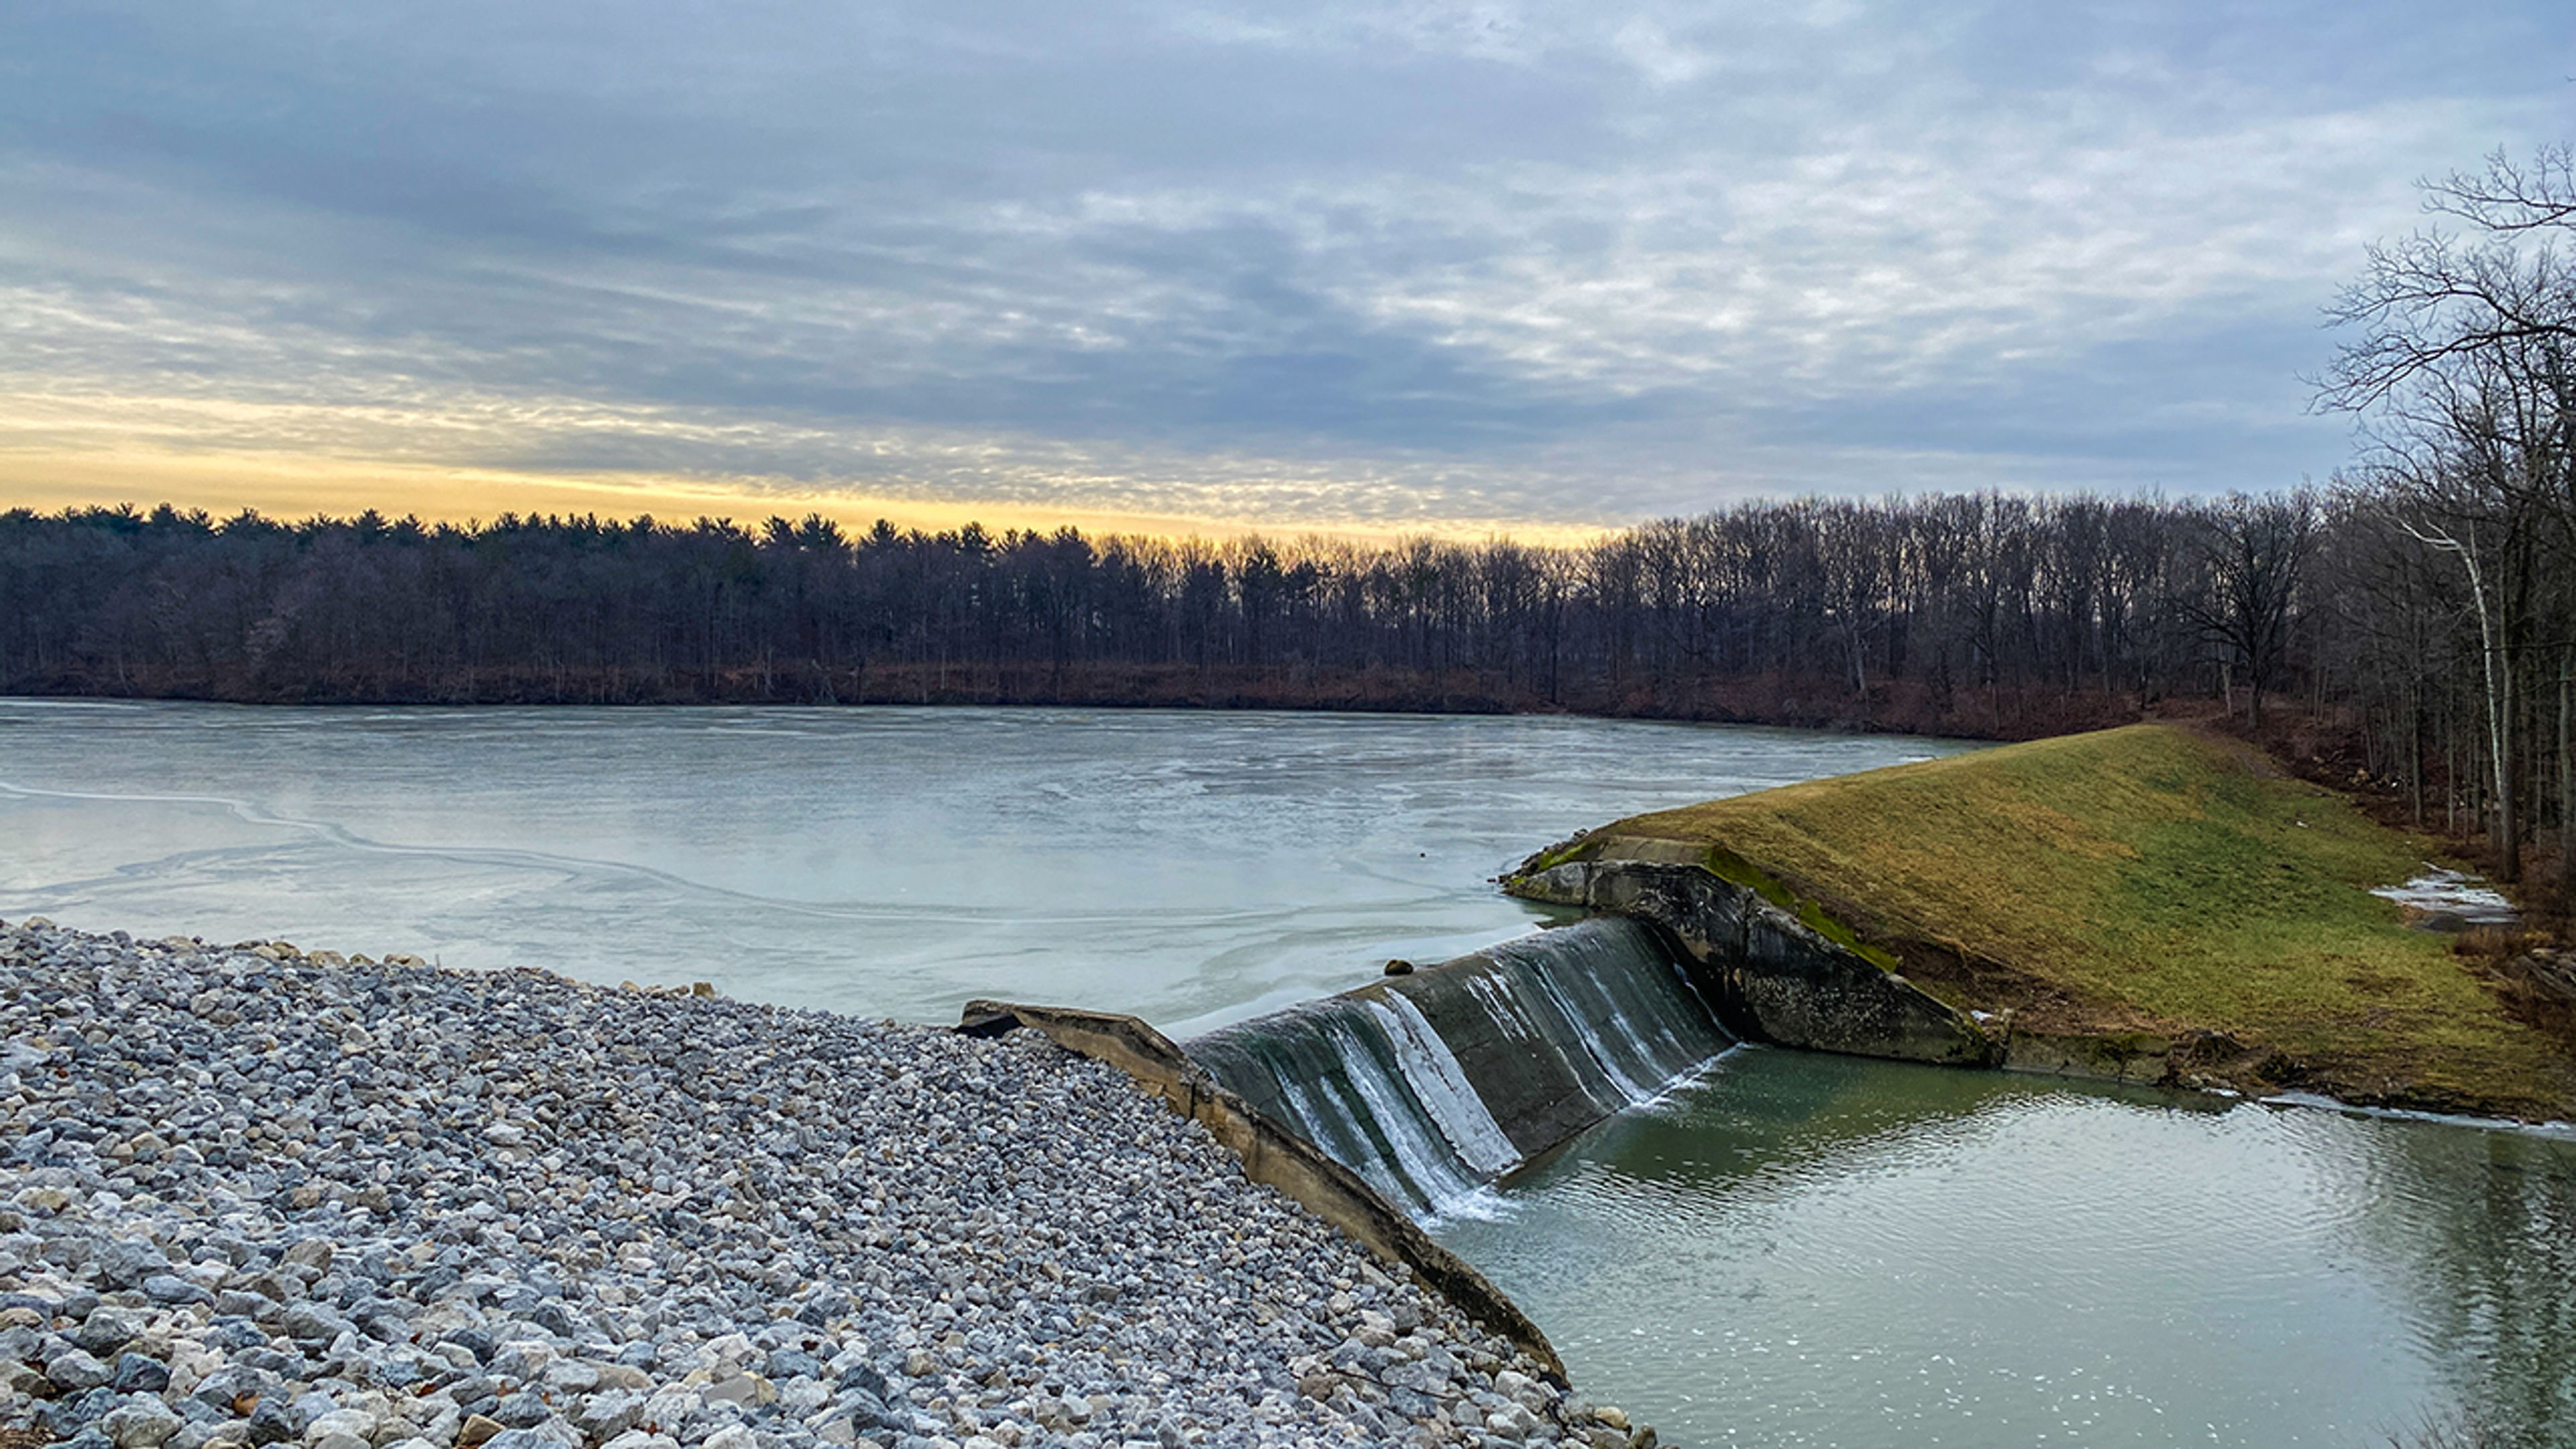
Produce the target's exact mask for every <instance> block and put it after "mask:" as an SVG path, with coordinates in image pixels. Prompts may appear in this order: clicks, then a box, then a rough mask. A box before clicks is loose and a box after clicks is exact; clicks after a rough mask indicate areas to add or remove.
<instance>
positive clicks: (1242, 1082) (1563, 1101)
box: [1183, 917, 1735, 1216]
mask: <svg viewBox="0 0 2576 1449" xmlns="http://www.w3.org/2000/svg"><path fill="white" fill-rule="evenodd" d="M1734 1044H1735V1043H1734V1038H1733V1037H1731V1036H1730V1035H1728V1033H1727V1032H1726V1030H1725V1029H1724V1028H1723V1027H1721V1026H1720V1025H1718V1021H1717V1016H1716V1014H1715V1012H1713V1011H1712V1010H1711V1009H1710V1006H1709V1004H1708V1002H1707V1001H1705V1000H1704V999H1703V998H1702V997H1701V995H1700V993H1699V991H1698V989H1697V988H1696V987H1694V986H1693V985H1692V983H1691V980H1690V978H1689V977H1688V975H1686V974H1685V970H1684V966H1683V963H1682V962H1681V961H1680V960H1679V958H1677V957H1676V956H1675V955H1674V954H1673V952H1672V951H1671V950H1670V949H1669V948H1668V947H1667V946H1666V945H1665V944H1664V941H1663V939H1662V938H1661V936H1660V935H1659V934H1658V933H1657V932H1656V931H1655V930H1654V929H1653V928H1652V927H1649V926H1646V925H1644V924H1642V923H1639V922H1637V921H1633V920H1625V919H1620V918H1617V917H1597V918H1594V919H1591V920H1586V921H1582V922H1578V923H1576V924H1574V925H1570V926H1565V927H1561V928H1559V929H1556V930H1550V931H1541V932H1539V933H1537V934H1535V935H1532V936H1526V937H1523V938H1521V939H1519V940H1515V941H1508V942H1505V943H1503V944H1502V945H1499V946H1494V947H1490V948H1488V949H1486V950H1483V951H1478V952H1475V953H1473V954H1471V955H1467V956H1461V957H1459V958H1458V959H1456V960H1454V961H1448V962H1444V963H1442V964H1441V965H1438V966H1431V967H1425V968H1423V969H1421V970H1419V971H1416V972H1414V973H1413V974H1411V975H1406V976H1390V977H1387V978H1385V979H1383V980H1380V981H1377V982H1373V983H1371V984H1370V985H1367V986H1363V987H1361V988H1359V989H1358V990H1355V991H1349V992H1345V993H1343V994H1342V995H1339V996H1333V997H1327V998H1325V999H1324V1000H1321V1001H1311V1002H1306V1003H1303V1004H1301V1005H1298V1006H1294V1007H1291V1008H1289V1009H1287V1010H1285V1011H1281V1012H1275V1013H1273V1014H1271V1015H1269V1016H1263V1017H1257V1018H1255V1019H1253V1020H1251V1021H1246V1022H1240V1023H1237V1024H1236V1025H1233V1026H1229V1027H1225V1028H1223V1029H1221V1030H1218V1031H1214V1032H1211V1033H1209V1034H1207V1035H1206V1036H1202V1037H1199V1038H1197V1039H1195V1040H1193V1041H1190V1042H1187V1043H1184V1044H1183V1050H1185V1051H1186V1052H1187V1053H1188V1054H1189V1056H1190V1058H1191V1060H1193V1061H1195V1062H1197V1063H1198V1064H1199V1065H1200V1066H1201V1067H1203V1068H1205V1069H1206V1071H1207V1072H1208V1074H1209V1075H1210V1076H1212V1077H1214V1078H1215V1079H1216V1081H1217V1082H1218V1083H1219V1084H1220V1085H1222V1086H1223V1087H1225V1088H1226V1089H1227V1090H1229V1091H1231V1092H1233V1093H1234V1094H1235V1095H1237V1096H1239V1097H1241V1098H1243V1099H1244V1100H1245V1101H1247V1102H1249V1103H1250V1104H1251V1105H1252V1106H1254V1107H1255V1108H1257V1109H1259V1110H1260V1111H1261V1112H1262V1113H1263V1114H1264V1115H1265V1116H1267V1117H1269V1118H1271V1119H1272V1120H1274V1121H1276V1122H1278V1123H1280V1124H1282V1125H1284V1126H1286V1127H1288V1128H1290V1129H1291V1130H1294V1131H1296V1132H1297V1133H1299V1134H1300V1135H1302V1136H1303V1137H1304V1138H1305V1139H1306V1140H1307V1141H1308V1142H1310V1143H1312V1144H1313V1145H1314V1146H1315V1147H1316V1148H1317V1149H1319V1150H1321V1151H1322V1152H1323V1153H1324V1154H1325V1155H1327V1156H1329V1157H1331V1158H1333V1159H1334V1160H1335V1161H1337V1162H1340V1163H1341V1164H1342V1165H1344V1166H1346V1167H1348V1168H1350V1169H1351V1170H1352V1171H1354V1172H1356V1173H1358V1174H1359V1175H1360V1176H1361V1177H1362V1178H1364V1179H1366V1180H1367V1182H1368V1183H1369V1185H1370V1186H1372V1187H1374V1188H1376V1189H1377V1191H1378V1192H1379V1193H1380V1194H1381V1195H1383V1196H1384V1197H1385V1198H1386V1199H1387V1200H1388V1201H1390V1202H1393V1203H1397V1204H1400V1205H1402V1206H1405V1207H1407V1208H1409V1209H1410V1210H1411V1211H1413V1212H1414V1213H1415V1214H1417V1215H1423V1216H1438V1215H1442V1214H1446V1213H1450V1212H1454V1211H1457V1210H1459V1209H1460V1208H1462V1207H1464V1206H1466V1205H1468V1204H1469V1203H1471V1202H1472V1201H1473V1199H1474V1196H1475V1194H1476V1193H1477V1192H1478V1191H1479V1190H1480V1189H1482V1188H1483V1187H1484V1186H1485V1185H1486V1184H1488V1183H1490V1182H1492V1181H1493V1180H1495V1179H1496V1178H1499V1177H1501V1176H1503V1175H1505V1174H1506V1173H1509V1172H1511V1171H1512V1170H1513V1169H1515V1168H1517V1167H1519V1166H1521V1165H1522V1164H1524V1163H1526V1162H1529V1161H1531V1160H1532V1159H1534V1158H1537V1157H1539V1156H1542V1155H1544V1154H1545V1153H1547V1152H1549V1151H1551V1150H1553V1149H1554V1148H1556V1147H1558V1146H1561V1145H1562V1144H1564V1143H1565V1142H1566V1141H1568V1140H1569V1139H1571V1138H1572V1137H1574V1136H1575V1135H1576V1134H1577V1133H1580V1132H1582V1131H1583V1130H1584V1129H1585V1128H1588V1127H1590V1126H1592V1125H1593V1124H1595V1123H1597V1122H1599V1121H1601V1120H1602V1119H1603V1118H1605V1117H1608V1116H1610V1115H1611V1114H1613V1113H1615V1112H1619V1111H1622V1110H1625V1109H1627V1108H1629V1107H1632V1106H1636V1105H1639V1104H1641V1103H1644V1102H1647V1101H1650V1100H1652V1099H1653V1098H1654V1097H1656V1096H1657V1095H1659V1094H1661V1093H1662V1092H1663V1091H1665V1090H1666V1089H1667V1088H1669V1087H1671V1086H1672V1085H1673V1084H1674V1083H1675V1082H1677V1081H1680V1080H1681V1079H1683V1078H1686V1077H1689V1076H1692V1075H1694V1074H1696V1073H1698V1072H1699V1071H1701V1070H1702V1069H1703V1068H1705V1067H1706V1066H1707V1065H1708V1063H1709V1062H1710V1061H1711V1060H1713V1059H1714V1058H1716V1057H1717V1056H1718V1055H1719V1054H1720V1053H1723V1052H1724V1051H1726V1050H1727V1049H1728V1048H1729V1047H1731V1046H1733V1045H1734Z"/></svg>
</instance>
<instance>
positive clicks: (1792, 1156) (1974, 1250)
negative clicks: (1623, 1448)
mask: <svg viewBox="0 0 2576 1449" xmlns="http://www.w3.org/2000/svg"><path fill="white" fill-rule="evenodd" d="M2571 1173H2576V1147H2571V1145H2570V1144H2568V1143H2566V1142H2563V1141H2548V1140H2542V1139H2537V1138H2533V1137H2530V1136H2526V1135H2519V1134H2511V1133H2500V1132H2485V1131H2476V1130H2469V1129H2462V1128H2457V1127H2440V1126H2430V1125H2426V1124H2421V1123H2408V1122H2390V1121H2381V1120H2369V1119H2361V1118H2352V1117H2345V1116H2342V1115H2339V1114H2334V1113H2326V1112H2317V1111H2311V1110H2303V1109H2283V1108H2270V1107H2261V1106H2238V1107H2235V1108H2234V1109H2233V1110H2225V1109H2222V1108H2221V1107H2220V1106H2219V1105H2217V1104H2215V1103H2213V1102H2212V1101H2211V1100H2209V1099H2203V1098H2190V1097H2174V1098H2165V1097H2161V1096H2158V1095H2154V1094H2145V1093H2137V1092H2120V1091H2113V1090H2094V1089H2089V1088H2076V1089H2070V1088H2067V1087H2065V1086H2063V1085H2061V1084H2056V1083H2043V1082H2037V1081H2033V1080H2031V1079H2027V1078H2014V1077H2003V1076H1997V1075H1992V1074H1984V1073H1971V1072H1956V1071H1944V1070H1940V1069H1935V1068H1921V1067H1902V1066H1894V1065H1890V1064H1885V1063H1868V1062H1859V1061H1852V1060H1848V1059H1837V1058H1832V1057H1823V1056H1810V1055H1806V1054H1802V1053H1795V1052H1782V1051H1770V1050H1763V1049H1759V1048H1754V1049H1747V1050H1745V1051H1741V1052H1738V1053H1736V1054H1734V1055H1731V1056H1729V1057H1728V1058H1726V1059H1725V1060H1724V1061H1723V1062H1722V1063H1720V1065H1719V1066H1718V1067H1717V1068H1716V1069H1715V1070H1714V1071H1713V1072H1712V1073H1711V1074H1710V1075H1709V1076H1708V1077H1707V1078H1705V1079H1704V1080H1702V1081H1701V1082H1700V1083H1698V1084H1697V1085H1695V1086H1693V1087H1691V1088H1689V1089H1687V1090H1685V1091H1682V1092H1680V1093H1677V1094H1675V1095H1674V1096H1673V1097H1671V1098H1669V1099H1667V1101H1665V1102H1664V1103H1663V1104H1661V1105H1660V1106H1658V1107H1657V1108H1655V1109H1652V1110H1650V1111H1647V1112H1644V1113H1639V1114H1634V1115H1632V1116H1630V1117H1627V1118H1624V1119H1622V1120H1619V1121H1617V1122H1614V1123H1612V1124H1609V1125H1607V1126H1605V1127H1604V1128H1602V1129H1601V1130H1600V1131H1598V1132H1596V1133H1594V1134H1592V1135H1590V1136H1588V1137H1586V1138H1584V1139H1582V1140H1581V1141H1580V1142H1578V1143H1577V1144H1576V1146H1575V1147H1574V1148H1573V1149H1572V1150H1571V1151H1569V1152H1568V1153H1566V1154H1564V1155H1562V1156H1560V1157H1559V1158H1557V1159H1556V1160H1555V1161H1553V1162H1551V1163H1549V1164H1547V1165H1546V1166H1545V1167H1543V1168H1541V1169H1539V1170H1537V1171H1535V1172H1533V1173H1531V1174H1529V1175H1528V1176H1526V1177H1524V1178H1522V1179H1520V1180H1518V1181H1516V1182H1514V1183H1513V1184H1511V1185H1510V1186H1509V1187H1507V1188H1506V1189H1505V1192H1504V1197H1505V1199H1506V1201H1507V1204H1508V1206H1507V1208H1506V1211H1505V1213H1504V1214H1503V1215H1502V1216H1501V1217H1500V1218H1499V1219H1496V1220H1492V1221H1483V1222H1478V1221H1459V1222H1456V1223H1450V1224H1445V1225H1443V1227H1442V1228H1441V1235H1442V1236H1443V1238H1444V1239H1445V1240H1446V1241H1448V1242H1449V1243H1450V1245H1451V1246H1452V1247H1454V1248H1456V1249H1458V1250H1459V1251H1460V1252H1462V1253H1463V1254H1464V1255H1465V1256H1467V1257H1468V1258H1469V1259H1471V1260H1472V1261H1474V1262H1476V1263H1478V1264H1479V1265H1480V1266H1482V1267H1484V1268H1485V1270H1486V1271H1487V1272H1488V1273H1489V1274H1491V1275H1492V1276H1493V1277H1494V1278H1495V1279H1496V1281H1497V1282H1499V1283H1500V1284H1501V1285H1502V1286H1503V1287H1504V1289H1505V1290H1506V1291H1508V1292H1510V1293H1512V1294H1513V1295H1514V1296H1515V1297H1517V1298H1519V1299H1520V1300H1521V1302H1522V1303H1523V1304H1524V1305H1525V1306H1527V1307H1528V1308H1529V1309H1530V1310H1531V1312H1532V1313H1533V1315H1534V1316H1535V1317H1537V1318H1538V1320H1539V1321H1540V1322H1541V1323H1542V1324H1543V1325H1545V1326H1546V1327H1547V1329H1548V1330H1549V1332H1550V1333H1551V1335H1553V1336H1554V1338H1555V1341H1556V1344H1557V1347H1558V1348H1559V1350H1560V1351H1561V1352H1563V1354H1564V1355H1565V1358H1566V1360H1567V1362H1568V1364H1569V1365H1570V1366H1571V1367H1572V1368H1573V1370H1574V1372H1575V1376H1576V1378H1577V1381H1578V1382H1580V1383H1583V1384H1586V1385H1590V1386H1602V1385H1618V1386H1619V1388H1618V1392H1620V1393H1624V1394H1626V1395H1628V1401H1627V1402H1624V1403H1623V1407H1625V1408H1627V1409H1629V1410H1630V1411H1631V1412H1632V1413H1634V1414H1638V1415H1640V1416H1642V1417H1644V1418H1646V1419H1647V1420H1649V1421H1651V1422H1654V1423H1656V1424H1657V1425H1658V1426H1659V1427H1662V1428H1664V1429H1665V1430H1666V1431H1667V1432H1668V1433H1670V1434H1672V1435H1673V1436H1674V1437H1676V1438H1677V1439H1678V1440H1680V1441H1682V1442H1687V1443H1693V1444H1699V1443H1715V1444H1731V1443H1741V1444H1761V1445H1839V1446H1844V1449H1862V1446H1872V1445H1885V1446H1891V1449H1892V1446H1899V1445H1907V1446H1911V1445H1929V1444H1950V1445H1972V1446H1983V1445H1999V1444H2014V1445H2020V1444H2082V1445H2088V1446H2089V1445H2117V1446H2129V1445H2135V1446H2141V1449H2143V1446H2149V1445H2154V1446H2163V1445H2170V1444H2177V1443H2210V1444H2229V1445H2245V1446H2262V1445H2339V1446H2360V1445H2366V1444H2385V1443H2386V1442H2387V1436H2388V1435H2389V1434H2390V1433H2392V1432H2395V1431H2397V1430H2399V1429H2402V1428H2405V1427H2408V1426H2410V1425H2412V1424H2414V1423H2416V1422H2418V1421H2419V1420H2420V1419H2421V1418H2422V1417H2423V1416H2424V1415H2426V1414H2427V1413H2440V1412H2444V1411H2446V1410H2449V1409H2453V1408H2468V1409H2474V1410H2476V1411H2478V1412H2479V1413H2481V1414H2482V1415H2484V1416H2486V1417H2487V1418H2488V1419H2489V1421H2490V1422H2491V1423H2493V1424H2494V1425H2495V1426H2496V1427H2497V1428H2498V1430H2499V1431H2500V1434H2501V1437H2500V1439H2499V1440H2498V1442H2505V1443H2517V1444H2519V1443H2529V1444H2534V1445H2539V1444H2564V1443H2568V1442H2576V1441H2571V1440H2570V1439H2569V1438H2568V1437H2567V1429H2568V1427H2569V1426H2570V1425H2571V1424H2576V1417H2571V1415H2570V1409H2569V1397H2568V1396H2569V1393H2570V1374H2571V1372H2576V1333H2571V1331H2570V1330H2571V1328H2576V1322H2571V1313H2570V1307H2569V1305H2570V1304H2571V1303H2576V1261H2571V1259H2576V1253H2571V1252H2570V1250H2569V1248H2568V1246H2567V1245H2568V1244H2569V1242H2570V1241H2571V1240H2570V1238H2569V1235H2568V1232H2567V1230H2568V1228H2569V1227H2571V1226H2576V1223H2571V1222H2570V1212H2571V1208H2576V1198H2571V1176H2570V1174H2571ZM1596 1391H1600V1390H1596ZM1603 1392H1605V1394H1606V1391H1603Z"/></svg>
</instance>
